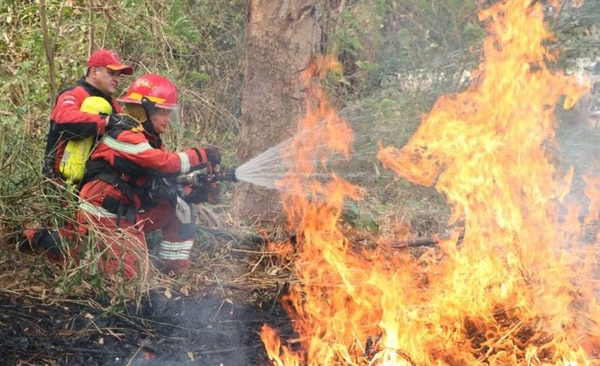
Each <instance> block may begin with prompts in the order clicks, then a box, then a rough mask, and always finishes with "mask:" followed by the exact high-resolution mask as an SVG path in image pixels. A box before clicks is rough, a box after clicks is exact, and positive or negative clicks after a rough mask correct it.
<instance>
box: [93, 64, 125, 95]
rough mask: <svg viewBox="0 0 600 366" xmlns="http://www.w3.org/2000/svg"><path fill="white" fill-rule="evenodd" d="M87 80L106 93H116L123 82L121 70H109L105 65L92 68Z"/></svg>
mask: <svg viewBox="0 0 600 366" xmlns="http://www.w3.org/2000/svg"><path fill="white" fill-rule="evenodd" d="M87 80H88V82H89V83H90V84H92V85H93V86H94V87H96V88H98V89H99V90H100V91H101V92H103V93H104V94H106V95H115V94H116V93H117V89H118V88H119V84H120V83H121V71H114V70H109V69H107V68H106V67H104V66H98V67H92V68H90V74H89V75H88V77H87Z"/></svg>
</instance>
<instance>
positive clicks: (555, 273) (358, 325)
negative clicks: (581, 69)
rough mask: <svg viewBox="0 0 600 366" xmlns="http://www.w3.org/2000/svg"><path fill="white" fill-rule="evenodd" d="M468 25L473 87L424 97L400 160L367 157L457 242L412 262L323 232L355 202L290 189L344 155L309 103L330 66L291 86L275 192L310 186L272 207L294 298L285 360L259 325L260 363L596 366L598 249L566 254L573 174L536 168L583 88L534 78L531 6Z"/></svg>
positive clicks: (342, 128)
mask: <svg viewBox="0 0 600 366" xmlns="http://www.w3.org/2000/svg"><path fill="white" fill-rule="evenodd" d="M480 20H481V21H482V22H485V23H486V24H487V27H488V32H489V37H488V38H487V39H486V40H485V42H484V45H483V50H484V60H483V62H482V64H481V65H480V67H479V70H478V73H477V76H476V82H475V83H474V84H473V85H471V87H470V88H468V89H467V90H466V91H465V92H464V93H461V94H458V95H455V96H445V97H442V98H440V99H439V100H438V102H437V103H436V105H435V106H434V108H433V110H432V111H431V113H430V114H429V115H428V116H427V117H426V118H424V120H423V122H422V125H421V126H420V128H419V130H418V131H417V133H416V134H415V135H414V136H413V137H412V139H411V140H410V141H409V143H408V144H407V145H406V146H405V147H404V148H402V149H400V150H397V149H395V148H393V147H385V148H384V147H382V148H381V150H380V152H379V154H378V158H379V159H380V160H381V161H382V162H383V163H384V165H385V166H386V167H388V168H390V169H393V170H394V171H396V172H397V173H398V174H399V175H400V176H402V177H403V178H405V179H407V180H410V181H412V182H416V183H419V184H422V185H428V186H431V185H435V187H436V189H437V190H439V191H440V192H441V193H443V194H444V195H445V196H446V198H447V200H448V202H449V203H450V204H451V206H452V218H451V222H450V223H453V222H455V220H457V219H459V218H461V219H464V221H465V235H464V238H463V240H462V243H461V244H460V245H459V243H458V235H457V236H456V237H454V238H452V239H449V240H443V241H441V242H440V243H439V247H440V250H439V251H437V252H435V251H433V250H432V251H431V252H428V253H426V254H425V255H423V256H422V257H420V258H419V259H418V260H413V259H410V258H407V257H403V256H395V255H393V253H391V252H390V251H389V250H387V248H385V246H383V244H382V246H380V247H379V248H378V249H377V250H374V251H366V250H364V251H362V252H360V253H357V252H356V251H354V250H352V249H351V247H350V243H349V241H348V239H347V238H345V237H344V235H343V234H342V232H341V230H340V229H339V228H338V221H339V218H340V214H341V210H342V207H343V203H344V200H345V199H347V198H352V199H360V197H361V196H362V189H361V188H360V187H356V186H353V185H351V184H349V183H347V182H345V181H343V180H342V179H340V178H339V177H337V176H336V175H335V174H333V173H331V177H332V178H331V179H330V180H329V181H328V182H319V181H317V180H314V181H309V182H307V181H302V182H301V181H300V178H299V177H306V176H310V175H307V174H310V173H312V172H314V171H315V170H316V169H317V166H319V167H320V168H321V169H326V168H327V156H328V154H330V153H337V154H343V155H344V156H350V151H349V150H348V148H349V146H350V142H351V141H352V132H351V130H350V129H349V128H348V126H347V124H346V123H345V121H343V120H342V119H341V118H339V116H338V115H337V114H336V113H335V111H334V110H333V109H332V108H330V107H329V105H328V103H327V99H326V97H325V95H324V93H323V92H322V89H321V88H318V81H320V80H322V78H323V73H324V71H326V70H329V69H331V68H332V67H337V65H336V64H335V63H334V62H333V61H332V60H331V59H319V60H317V61H318V62H315V64H314V65H313V67H312V68H311V69H309V70H307V72H306V73H305V74H304V76H305V79H304V81H305V83H306V85H307V90H308V92H309V96H311V98H310V103H309V108H308V109H309V111H308V113H307V117H306V118H305V119H304V120H303V121H302V122H303V127H305V128H309V129H311V131H316V132H313V133H308V134H303V135H302V137H301V138H298V139H297V140H296V141H295V142H294V143H293V144H291V145H290V150H289V152H288V154H287V155H286V154H284V155H285V156H293V160H294V161H293V164H294V167H295V169H294V170H293V174H292V172H291V173H290V174H289V176H288V177H286V179H285V182H283V183H282V184H285V185H296V186H298V187H306V186H309V187H310V188H309V189H308V190H307V191H305V193H306V194H305V195H304V196H302V197H298V196H291V195H290V196H287V197H284V203H285V208H286V212H287V214H288V217H289V219H290V224H291V225H295V226H296V227H297V233H300V234H301V235H300V236H301V238H300V239H301V242H300V244H299V249H298V250H299V252H298V253H297V259H296V263H295V264H296V272H297V275H298V278H299V282H300V284H299V285H295V286H292V287H291V290H290V294H289V296H287V297H286V298H285V299H284V305H286V306H287V310H288V312H289V313H290V315H291V316H292V317H293V319H294V322H293V324H294V327H295V331H296V332H297V333H298V335H299V341H300V343H301V351H294V350H292V348H291V347H288V346H284V345H282V344H281V341H280V339H279V338H278V337H277V336H276V334H275V333H274V331H273V329H271V328H270V327H269V326H268V325H265V326H264V327H263V331H262V333H261V335H262V339H263V342H264V343H265V346H266V348H267V352H268V355H269V357H270V359H271V360H272V362H273V364H275V365H341V364H344V365H367V364H368V365H474V364H486V365H593V364H600V363H598V362H599V361H598V358H599V353H600V327H599V326H598V322H599V321H600V307H599V305H598V303H597V300H596V296H597V295H598V294H599V293H600V288H599V284H598V282H597V281H596V280H595V279H594V273H595V271H597V266H596V255H595V253H596V252H598V249H599V248H598V243H592V244H590V243H585V244H584V243H580V240H579V237H580V234H581V225H580V224H579V222H578V221H577V216H578V211H577V209H576V208H573V207H567V206H566V205H565V204H564V202H563V198H564V197H565V196H566V195H567V194H568V192H569V188H570V183H571V181H572V179H573V174H574V171H573V169H567V170H561V169H559V168H557V166H556V164H554V162H553V160H552V155H551V153H552V151H553V148H554V147H555V145H556V143H557V142H556V139H555V131H554V130H555V128H556V127H557V121H556V119H555V117H554V112H555V106H556V105H557V104H558V103H559V102H560V101H561V100H563V99H564V101H563V103H564V106H565V107H566V108H570V107H571V106H572V105H574V104H575V103H576V102H577V100H578V99H579V97H581V96H582V95H583V93H585V92H586V91H587V90H588V89H589V85H581V84H580V83H579V82H577V81H576V80H574V79H573V78H572V77H569V76H566V75H564V74H563V73H561V72H556V71H553V70H551V69H550V68H549V67H548V66H547V64H546V60H549V61H552V60H554V57H553V56H552V55H551V54H549V53H548V51H547V49H546V48H545V47H544V46H543V42H545V41H548V40H550V39H551V38H552V35H551V34H550V33H549V32H548V31H547V30H546V29H545V26H544V14H543V9H542V4H541V3H540V2H537V1H525V0H507V1H503V2H498V3H497V4H495V5H493V6H491V7H489V8H488V9H485V10H482V11H481V12H480ZM307 146H308V149H307V148H306V147H307ZM300 147H302V149H300ZM323 147H326V148H323ZM300 150H302V151H303V152H304V153H303V154H302V155H293V152H294V151H300ZM307 151H308V152H310V154H306V152H307ZM315 161H316V162H318V164H315V163H314V162H315ZM298 173H300V174H298ZM586 180H587V181H588V182H597V181H598V180H597V179H594V178H591V177H588V178H586ZM588 192H589V193H596V192H597V189H596V190H594V189H588ZM596 196H598V195H597V193H596ZM590 198H591V199H592V200H594V197H590ZM598 198H600V197H595V199H598ZM597 207H598V204H597V203H596V204H592V205H590V211H594V212H597V211H598V209H597ZM588 221H589V220H588Z"/></svg>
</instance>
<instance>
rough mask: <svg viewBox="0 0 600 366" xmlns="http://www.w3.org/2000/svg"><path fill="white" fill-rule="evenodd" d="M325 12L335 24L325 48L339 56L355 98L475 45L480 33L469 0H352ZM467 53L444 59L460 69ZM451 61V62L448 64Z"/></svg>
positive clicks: (473, 8) (448, 65)
mask: <svg viewBox="0 0 600 366" xmlns="http://www.w3.org/2000/svg"><path fill="white" fill-rule="evenodd" d="M333 9H338V8H337V7H333V8H332V11H331V12H330V13H329V17H331V18H332V20H331V21H330V22H329V23H331V24H334V26H333V27H331V29H329V33H328V36H329V37H328V39H329V42H328V45H327V46H328V49H329V50H330V52H334V53H335V54H336V55H338V58H339V59H340V60H341V61H342V63H343V65H344V71H345V80H349V81H350V83H351V85H352V88H353V89H354V90H353V91H354V92H359V93H361V94H359V97H360V96H362V95H364V93H366V92H372V91H374V90H377V89H378V88H380V87H381V85H382V83H383V82H384V81H385V78H386V77H387V76H388V75H392V74H397V73H400V72H410V71H415V70H419V69H422V68H428V69H432V71H434V70H433V68H432V66H435V65H433V64H432V60H435V59H436V58H439V57H440V55H448V54H451V53H452V52H454V51H456V50H463V51H466V50H467V49H468V48H469V47H471V46H473V45H475V44H477V43H478V42H479V41H481V39H482V38H483V36H484V31H483V29H482V28H481V26H480V25H479V24H478V22H477V8H476V5H475V2H473V1H470V0H452V1H447V2H443V1H442V2H431V1H423V0H407V1H395V0H353V1H348V4H347V5H346V7H344V8H343V9H341V11H339V12H336V11H333ZM471 56H472V55H469V54H468V52H463V53H461V54H458V55H457V57H456V59H455V60H451V59H448V58H446V59H445V60H443V61H442V62H443V63H444V64H443V67H444V68H445V69H446V70H448V68H450V69H454V71H461V70H462V69H461V68H462V67H464V60H463V58H465V57H471ZM451 63H454V64H451Z"/></svg>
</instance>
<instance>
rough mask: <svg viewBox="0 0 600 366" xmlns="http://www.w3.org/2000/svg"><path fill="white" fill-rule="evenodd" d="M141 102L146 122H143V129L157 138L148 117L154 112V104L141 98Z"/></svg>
mask: <svg viewBox="0 0 600 366" xmlns="http://www.w3.org/2000/svg"><path fill="white" fill-rule="evenodd" d="M141 102H142V107H144V111H146V122H144V129H145V130H146V131H148V132H150V133H151V134H153V135H157V136H158V134H157V133H156V131H154V127H153V126H152V120H151V118H150V116H151V115H152V114H154V112H155V111H156V103H154V102H153V101H151V100H150V99H148V98H146V97H142V100H141Z"/></svg>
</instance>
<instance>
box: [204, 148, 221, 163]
mask: <svg viewBox="0 0 600 366" xmlns="http://www.w3.org/2000/svg"><path fill="white" fill-rule="evenodd" d="M204 151H206V157H207V158H208V161H209V162H210V165H212V166H217V165H219V164H221V153H220V152H219V149H218V148H216V147H206V148H204Z"/></svg>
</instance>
